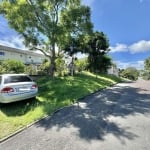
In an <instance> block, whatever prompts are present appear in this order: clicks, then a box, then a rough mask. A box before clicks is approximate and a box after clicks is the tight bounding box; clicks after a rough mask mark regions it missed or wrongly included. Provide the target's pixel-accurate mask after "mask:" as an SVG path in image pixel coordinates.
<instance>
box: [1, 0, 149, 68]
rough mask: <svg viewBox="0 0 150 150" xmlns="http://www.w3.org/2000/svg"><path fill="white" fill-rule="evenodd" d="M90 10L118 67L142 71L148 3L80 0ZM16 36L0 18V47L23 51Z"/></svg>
mask: <svg viewBox="0 0 150 150" xmlns="http://www.w3.org/2000/svg"><path fill="white" fill-rule="evenodd" d="M82 3H83V4H84V5H88V6H89V7H90V8H91V20H92V23H93V25H94V30H95V31H100V32H101V31H102V32H104V33H105V34H106V35H107V37H108V39H109V43H110V49H111V51H110V52H109V55H110V56H111V57H112V60H113V61H114V63H116V64H117V66H118V68H127V67H136V68H137V69H142V68H143V66H144V60H145V59H146V58H148V57H150V17H149V15H150V0H82ZM22 41H23V40H22V39H21V38H20V36H19V35H18V34H17V33H16V32H15V31H14V30H13V29H11V28H10V27H9V25H8V23H7V20H6V19H5V18H3V17H2V16H0V45H5V46H10V47H16V48H21V49H25V46H24V45H23V44H22Z"/></svg>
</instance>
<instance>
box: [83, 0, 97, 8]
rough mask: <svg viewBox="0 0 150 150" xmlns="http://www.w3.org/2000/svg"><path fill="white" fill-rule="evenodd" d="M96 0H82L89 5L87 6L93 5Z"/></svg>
mask: <svg viewBox="0 0 150 150" xmlns="http://www.w3.org/2000/svg"><path fill="white" fill-rule="evenodd" d="M94 2H95V0H82V4H84V5H87V6H90V7H91V6H92V5H93V3H94Z"/></svg>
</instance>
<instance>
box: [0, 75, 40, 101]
mask: <svg viewBox="0 0 150 150" xmlns="http://www.w3.org/2000/svg"><path fill="white" fill-rule="evenodd" d="M37 93H38V86H37V84H36V83H35V82H34V81H33V80H32V79H31V78H30V77H29V76H28V75H26V74H2V75H0V103H10V102H15V101H21V100H25V99H29V98H34V97H36V95H37Z"/></svg>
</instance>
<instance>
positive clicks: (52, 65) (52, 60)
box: [49, 44, 56, 77]
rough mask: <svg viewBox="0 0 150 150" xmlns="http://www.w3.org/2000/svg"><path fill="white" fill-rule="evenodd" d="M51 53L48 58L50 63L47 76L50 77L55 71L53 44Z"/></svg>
mask: <svg viewBox="0 0 150 150" xmlns="http://www.w3.org/2000/svg"><path fill="white" fill-rule="evenodd" d="M51 52H52V53H51V54H52V55H51V57H50V61H51V63H50V70H49V75H50V77H54V73H55V70H56V64H55V58H56V56H55V44H53V46H52V51H51Z"/></svg>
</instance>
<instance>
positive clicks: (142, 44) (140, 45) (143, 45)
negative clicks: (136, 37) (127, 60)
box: [110, 40, 150, 54]
mask: <svg viewBox="0 0 150 150" xmlns="http://www.w3.org/2000/svg"><path fill="white" fill-rule="evenodd" d="M110 49H111V51H110V53H116V52H127V51H129V52H130V53H131V54H135V53H143V52H148V51H150V40H149V41H146V40H141V41H138V42H136V43H133V44H131V45H126V44H121V43H117V44H116V46H114V47H112V46H111V47H110Z"/></svg>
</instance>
